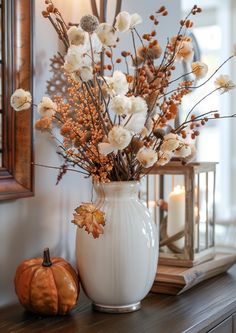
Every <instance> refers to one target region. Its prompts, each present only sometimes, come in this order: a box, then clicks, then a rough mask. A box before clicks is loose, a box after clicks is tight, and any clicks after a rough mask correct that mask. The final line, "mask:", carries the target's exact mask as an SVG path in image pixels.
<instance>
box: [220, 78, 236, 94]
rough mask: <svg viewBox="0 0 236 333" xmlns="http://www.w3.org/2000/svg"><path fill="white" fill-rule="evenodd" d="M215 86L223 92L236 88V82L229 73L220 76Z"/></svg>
mask: <svg viewBox="0 0 236 333" xmlns="http://www.w3.org/2000/svg"><path fill="white" fill-rule="evenodd" d="M215 86H216V87H217V88H220V90H221V93H222V94H223V93H225V92H227V91H229V90H231V89H234V88H235V84H234V83H233V81H232V80H231V78H230V76H229V75H220V76H218V78H216V80H215Z"/></svg>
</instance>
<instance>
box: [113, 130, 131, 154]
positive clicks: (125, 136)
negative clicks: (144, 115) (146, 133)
mask: <svg viewBox="0 0 236 333" xmlns="http://www.w3.org/2000/svg"><path fill="white" fill-rule="evenodd" d="M131 138H132V136H131V133H130V131H128V130H127V129H126V128H124V127H123V126H114V127H113V128H112V129H111V130H110V132H109V133H108V140H109V142H110V144H112V146H113V147H115V148H116V149H120V150H121V149H124V148H126V147H127V146H128V145H129V143H130V141H131Z"/></svg>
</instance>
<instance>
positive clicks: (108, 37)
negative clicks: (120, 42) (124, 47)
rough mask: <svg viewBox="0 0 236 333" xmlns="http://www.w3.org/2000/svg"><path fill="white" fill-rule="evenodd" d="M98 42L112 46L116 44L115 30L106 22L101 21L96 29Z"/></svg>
mask: <svg viewBox="0 0 236 333" xmlns="http://www.w3.org/2000/svg"><path fill="white" fill-rule="evenodd" d="M96 33H97V36H98V38H99V40H100V42H101V43H102V44H103V45H105V46H114V45H115V44H116V40H117V35H116V31H115V29H114V28H113V26H111V25H110V24H108V23H101V24H99V27H98V29H97V31H96Z"/></svg>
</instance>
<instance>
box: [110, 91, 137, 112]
mask: <svg viewBox="0 0 236 333" xmlns="http://www.w3.org/2000/svg"><path fill="white" fill-rule="evenodd" d="M131 105H132V103H131V99H130V98H129V97H127V96H124V95H117V96H115V97H113V98H112V101H111V108H112V110H113V111H114V112H115V113H116V114H118V115H120V116H121V115H125V114H127V113H129V112H130V110H131Z"/></svg>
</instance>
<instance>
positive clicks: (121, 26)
mask: <svg viewBox="0 0 236 333" xmlns="http://www.w3.org/2000/svg"><path fill="white" fill-rule="evenodd" d="M130 23H131V15H130V14H129V13H128V12H126V11H123V12H120V13H119V14H118V15H117V16H116V24H115V28H116V29H117V30H118V31H120V32H125V31H128V30H129V29H130Z"/></svg>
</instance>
